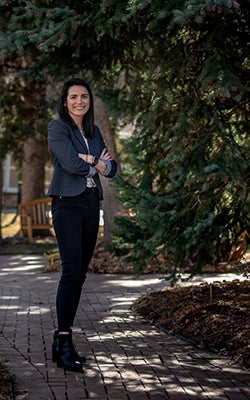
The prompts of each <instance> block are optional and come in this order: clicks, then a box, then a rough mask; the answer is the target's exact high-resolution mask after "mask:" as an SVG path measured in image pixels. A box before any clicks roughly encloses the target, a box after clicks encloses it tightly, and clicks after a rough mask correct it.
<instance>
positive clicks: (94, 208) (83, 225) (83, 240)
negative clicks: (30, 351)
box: [52, 188, 100, 332]
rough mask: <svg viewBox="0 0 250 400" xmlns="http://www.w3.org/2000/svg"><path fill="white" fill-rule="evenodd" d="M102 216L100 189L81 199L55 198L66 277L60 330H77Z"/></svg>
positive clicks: (59, 313) (62, 287)
mask: <svg viewBox="0 0 250 400" xmlns="http://www.w3.org/2000/svg"><path fill="white" fill-rule="evenodd" d="M99 215H100V201H99V194H98V190H97V189H88V188H87V189H86V190H85V191H84V192H83V193H81V194H80V195H79V196H74V197H53V199H52V216H53V225H54V229H55V233H56V238H57V243H58V247H59V252H60V257H61V264H62V274H61V278H60V280H59V284H58V289H57V295H56V310H57V321H58V330H59V332H61V331H69V330H70V328H71V327H72V326H73V322H74V319H75V315H76V311H77V308H78V305H79V301H80V297H81V291H82V286H83V284H84V282H85V279H86V273H87V270H88V266H89V263H90V260H91V258H92V255H93V252H94V248H95V245H96V240H97V235H98V228H99Z"/></svg>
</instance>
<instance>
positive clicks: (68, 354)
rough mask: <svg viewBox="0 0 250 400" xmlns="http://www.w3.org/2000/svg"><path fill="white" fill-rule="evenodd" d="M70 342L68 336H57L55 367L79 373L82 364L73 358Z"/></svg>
mask: <svg viewBox="0 0 250 400" xmlns="http://www.w3.org/2000/svg"><path fill="white" fill-rule="evenodd" d="M70 342H71V341H70V334H67V335H66V334H65V335H64V334H59V335H58V337H57V349H56V353H55V355H56V362H57V366H58V367H59V368H64V369H66V370H69V371H74V372H81V371H82V364H81V363H80V362H79V361H78V360H77V358H76V357H75V353H74V352H72V346H71V343H70Z"/></svg>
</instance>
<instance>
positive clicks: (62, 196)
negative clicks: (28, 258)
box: [48, 78, 117, 371]
mask: <svg viewBox="0 0 250 400" xmlns="http://www.w3.org/2000/svg"><path fill="white" fill-rule="evenodd" d="M58 114H59V118H58V119H55V120H53V121H51V122H50V123H49V125H48V145H49V152H50V155H51V159H52V162H53V165H54V174H53V178H52V181H51V184H50V187H49V190H48V196H50V197H52V216H53V225H54V229H55V234H56V238H57V242H58V247H59V252H60V257H61V265H62V274H61V277H60V281H59V284H58V289H57V296H56V310H57V322H58V329H57V330H56V331H55V335H54V340H53V343H52V360H53V361H54V362H57V366H58V367H62V368H65V369H68V370H73V371H81V370H82V364H83V363H84V362H86V358H85V357H80V356H79V355H78V354H77V352H76V350H75V348H74V345H73V342H72V330H71V328H72V326H73V322H74V318H75V315H76V311H77V308H78V304H79V301H80V296H81V291H82V286H83V284H84V281H85V279H86V273H87V270H88V265H89V262H90V260H91V257H92V255H93V252H94V248H95V244H96V240H97V234H98V227H99V212H100V208H99V205H100V200H102V199H103V191H102V186H101V182H100V178H99V175H100V174H101V175H103V176H106V177H108V178H110V177H113V176H114V175H115V174H116V172H117V163H116V161H115V160H113V159H112V157H111V156H110V154H109V152H108V151H107V149H106V146H105V143H104V141H103V138H102V135H101V133H100V130H99V128H98V127H97V126H96V125H94V108H93V95H92V92H91V89H90V87H89V85H88V84H87V83H86V82H85V81H83V80H82V79H79V78H73V79H71V80H69V81H68V82H66V83H65V84H64V86H63V88H62V93H61V96H60V99H59V102H58Z"/></svg>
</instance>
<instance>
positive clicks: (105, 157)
mask: <svg viewBox="0 0 250 400" xmlns="http://www.w3.org/2000/svg"><path fill="white" fill-rule="evenodd" d="M100 159H101V160H112V157H111V155H110V154H109V152H108V150H107V149H103V151H102V153H101V155H100Z"/></svg>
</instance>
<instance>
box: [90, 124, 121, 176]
mask: <svg viewBox="0 0 250 400" xmlns="http://www.w3.org/2000/svg"><path fill="white" fill-rule="evenodd" d="M95 133H96V135H97V137H98V142H99V143H100V144H101V151H102V150H103V149H104V148H106V149H107V150H108V148H107V146H106V144H105V142H104V140H103V137H102V134H101V132H100V129H99V128H98V127H97V126H96V125H95ZM101 151H100V153H101ZM94 154H95V152H94ZM97 155H98V156H99V154H97ZM105 164H106V165H107V167H108V168H107V169H108V173H101V175H102V176H104V177H105V178H112V177H113V176H115V175H116V173H117V168H118V164H117V162H116V160H114V159H112V160H109V161H105Z"/></svg>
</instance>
